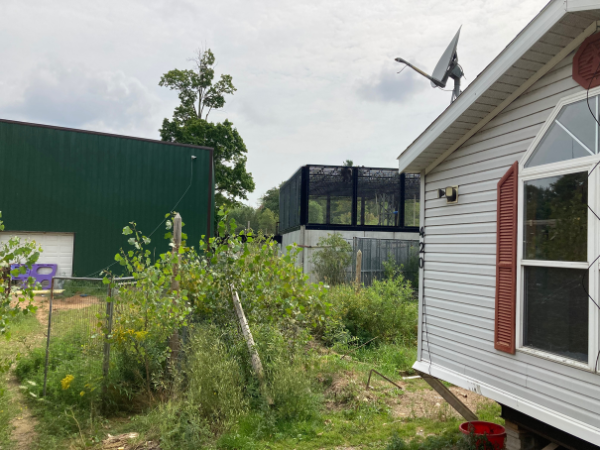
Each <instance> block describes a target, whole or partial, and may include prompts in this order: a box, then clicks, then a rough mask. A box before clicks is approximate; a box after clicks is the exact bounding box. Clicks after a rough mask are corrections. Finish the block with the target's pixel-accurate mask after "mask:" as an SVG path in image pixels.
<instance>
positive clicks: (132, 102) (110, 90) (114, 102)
mask: <svg viewBox="0 0 600 450" xmlns="http://www.w3.org/2000/svg"><path fill="white" fill-rule="evenodd" d="M17 90H18V91H20V94H19V95H18V96H16V98H13V100H12V101H11V102H10V103H8V104H4V105H1V106H0V112H1V113H2V116H3V117H10V118H14V119H17V120H19V119H20V120H27V121H30V122H39V123H45V124H58V125H62V126H67V127H75V128H86V127H88V128H96V129H98V128H101V129H103V130H109V131H113V130H119V131H120V132H131V133H140V132H147V131H148V126H149V125H150V124H149V120H150V118H152V119H153V122H154V123H153V125H152V128H158V127H157V123H156V120H155V119H154V118H153V116H154V113H155V112H156V110H157V105H158V102H159V100H158V99H157V98H156V97H155V96H154V95H153V94H151V93H150V92H149V91H148V89H147V88H146V87H145V86H144V85H142V83H140V81H139V80H137V79H136V78H134V77H130V76H127V75H126V74H125V73H123V72H122V71H118V70H117V71H103V72H96V71H94V70H91V69H89V68H86V67H84V66H80V65H78V66H70V67H65V66H63V65H61V64H56V63H54V64H42V65H40V66H38V67H36V68H35V69H34V70H32V71H31V72H30V73H29V74H28V76H25V77H24V79H23V81H22V82H21V83H20V86H18V88H17Z"/></svg>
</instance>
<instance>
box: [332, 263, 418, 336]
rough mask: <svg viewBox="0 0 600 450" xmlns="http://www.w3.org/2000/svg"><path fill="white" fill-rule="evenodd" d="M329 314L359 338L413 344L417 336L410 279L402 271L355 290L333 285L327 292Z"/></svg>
mask: <svg viewBox="0 0 600 450" xmlns="http://www.w3.org/2000/svg"><path fill="white" fill-rule="evenodd" d="M328 298H329V301H330V302H331V303H332V310H333V316H334V318H336V319H337V320H339V321H340V322H341V323H342V324H343V325H344V327H345V328H346V329H347V330H348V331H349V332H350V334H351V335H352V336H356V337H358V338H359V340H360V341H361V342H366V341H368V340H370V339H373V338H375V337H378V342H388V343H398V344H405V345H414V343H415V341H416V338H417V313H418V304H417V302H416V300H415V299H414V296H413V291H412V288H411V287H410V283H408V282H407V281H405V280H404V278H403V277H402V275H401V274H400V275H398V276H397V277H396V278H393V279H387V280H383V281H378V280H375V281H374V282H373V285H372V286H370V287H368V288H364V289H361V290H360V291H358V292H355V290H354V288H353V287H352V286H336V287H335V288H332V289H331V290H330V293H329V297H328Z"/></svg>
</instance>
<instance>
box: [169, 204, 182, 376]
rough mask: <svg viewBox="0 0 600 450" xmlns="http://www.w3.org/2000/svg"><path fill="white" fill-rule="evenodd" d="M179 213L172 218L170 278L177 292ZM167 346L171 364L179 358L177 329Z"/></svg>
mask: <svg viewBox="0 0 600 450" xmlns="http://www.w3.org/2000/svg"><path fill="white" fill-rule="evenodd" d="M181 226H182V222H181V215H180V214H179V213H177V214H175V217H174V218H173V250H172V253H173V255H174V256H175V258H176V259H177V262H176V263H175V265H174V266H173V278H172V279H171V291H173V292H175V291H177V293H179V281H178V280H177V279H176V278H177V275H178V274H179V247H181ZM169 348H170V349H171V365H174V364H175V361H177V359H178V358H179V330H173V334H172V335H171V338H170V339H169Z"/></svg>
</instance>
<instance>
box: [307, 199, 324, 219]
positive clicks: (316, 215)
mask: <svg viewBox="0 0 600 450" xmlns="http://www.w3.org/2000/svg"><path fill="white" fill-rule="evenodd" d="M308 222H309V223H323V207H322V206H321V205H320V204H319V202H317V201H315V200H310V201H309V202H308Z"/></svg>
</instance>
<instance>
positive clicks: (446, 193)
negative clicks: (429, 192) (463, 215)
mask: <svg viewBox="0 0 600 450" xmlns="http://www.w3.org/2000/svg"><path fill="white" fill-rule="evenodd" d="M444 197H446V203H458V186H448V187H447V188H445V189H438V198H444Z"/></svg>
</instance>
